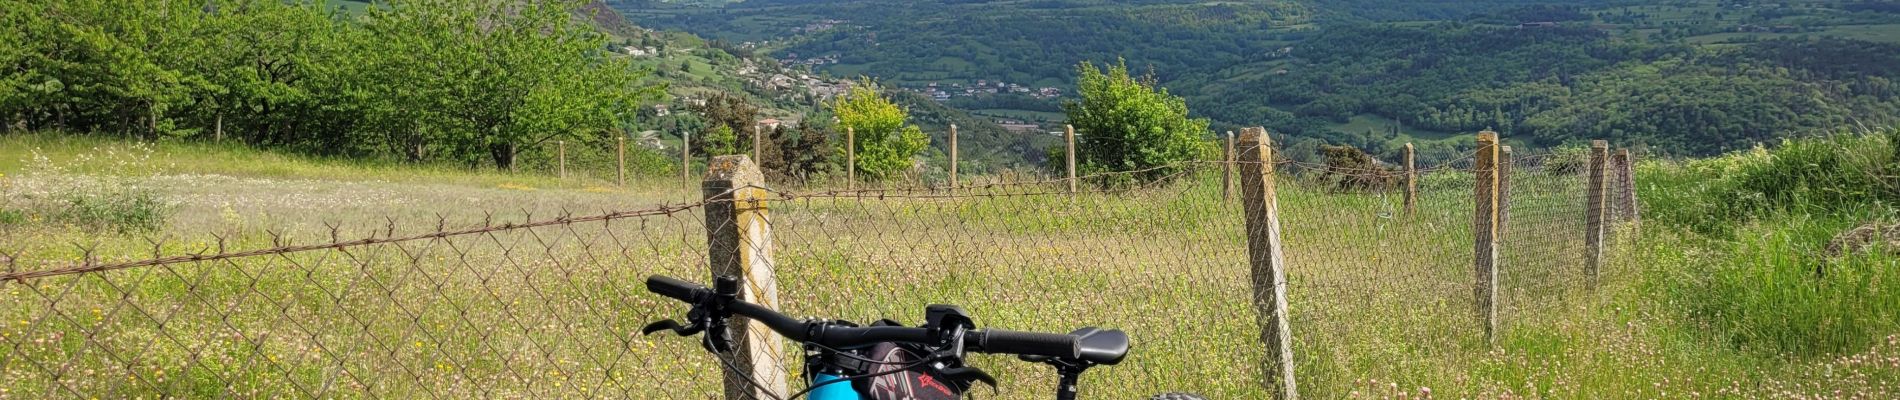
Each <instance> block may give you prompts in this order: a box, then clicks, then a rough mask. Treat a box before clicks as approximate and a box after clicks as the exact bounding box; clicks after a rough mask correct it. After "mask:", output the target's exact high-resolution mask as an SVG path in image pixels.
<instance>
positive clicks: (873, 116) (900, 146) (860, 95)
mask: <svg viewBox="0 0 1900 400" xmlns="http://www.w3.org/2000/svg"><path fill="white" fill-rule="evenodd" d="M831 110H832V112H833V113H835V114H837V116H838V125H839V126H840V127H842V128H849V129H851V130H852V131H853V132H854V134H855V135H856V136H855V137H854V140H855V141H856V145H857V167H858V170H859V171H864V173H865V175H867V176H869V177H871V178H874V179H882V178H888V177H891V176H895V175H897V174H901V173H903V172H904V171H907V170H909V169H910V168H911V165H912V163H913V161H912V159H913V158H915V157H916V156H917V154H918V153H920V152H923V151H924V148H925V147H928V146H929V145H930V137H929V136H925V135H924V132H923V130H922V129H920V128H918V127H917V126H916V125H910V124H909V119H910V112H909V111H908V110H905V109H904V108H902V107H898V106H897V104H896V103H892V102H891V100H890V99H888V98H885V97H884V96H883V95H882V94H879V93H878V92H877V83H876V82H871V81H865V82H863V83H860V84H857V85H853V86H852V87H851V90H850V93H847V94H845V95H844V96H842V97H839V98H838V100H837V101H836V102H835V103H832V105H831Z"/></svg>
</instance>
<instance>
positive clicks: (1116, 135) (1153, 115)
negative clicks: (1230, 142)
mask: <svg viewBox="0 0 1900 400" xmlns="http://www.w3.org/2000/svg"><path fill="white" fill-rule="evenodd" d="M1076 73H1077V77H1076V82H1077V85H1076V86H1077V87H1078V89H1077V92H1078V93H1079V94H1080V96H1081V100H1079V101H1072V102H1066V103H1063V105H1062V109H1063V110H1064V111H1065V112H1067V113H1068V116H1069V123H1070V124H1071V125H1074V126H1075V129H1076V136H1077V138H1076V152H1077V153H1078V154H1077V160H1076V162H1077V163H1079V164H1080V165H1079V166H1078V168H1082V169H1086V170H1090V171H1142V173H1140V174H1138V175H1139V176H1138V177H1140V178H1142V179H1153V178H1157V177H1162V176H1167V175H1170V174H1172V173H1173V172H1174V171H1175V170H1177V169H1178V168H1176V167H1178V166H1177V165H1176V164H1178V163H1180V162H1182V161H1188V160H1193V159H1196V158H1201V157H1204V156H1205V155H1207V154H1208V152H1210V151H1212V149H1213V147H1212V146H1213V145H1212V144H1211V143H1212V142H1209V141H1208V140H1206V138H1205V137H1206V135H1207V120H1205V119H1196V118H1188V115H1187V113H1188V110H1187V102H1186V101H1184V100H1182V99H1181V98H1180V97H1176V96H1173V95H1170V94H1168V90H1167V89H1166V88H1158V87H1156V86H1155V82H1154V77H1153V76H1144V77H1135V76H1131V75H1129V73H1128V66H1127V64H1126V63H1116V64H1115V65H1113V66H1109V67H1108V69H1107V70H1106V71H1104V70H1103V69H1100V68H1097V67H1096V66H1095V65H1094V64H1091V63H1087V62H1084V63H1081V64H1079V65H1077V66H1076Z"/></svg>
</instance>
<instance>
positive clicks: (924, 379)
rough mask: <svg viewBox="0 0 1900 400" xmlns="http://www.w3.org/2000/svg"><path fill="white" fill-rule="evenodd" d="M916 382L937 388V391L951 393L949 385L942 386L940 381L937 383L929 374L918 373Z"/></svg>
mask: <svg viewBox="0 0 1900 400" xmlns="http://www.w3.org/2000/svg"><path fill="white" fill-rule="evenodd" d="M917 384H919V385H923V386H924V387H927V388H933V389H937V391H939V392H943V394H953V393H951V392H950V387H949V386H944V385H943V384H942V383H938V382H937V380H936V379H934V378H931V377H930V374H918V375H917Z"/></svg>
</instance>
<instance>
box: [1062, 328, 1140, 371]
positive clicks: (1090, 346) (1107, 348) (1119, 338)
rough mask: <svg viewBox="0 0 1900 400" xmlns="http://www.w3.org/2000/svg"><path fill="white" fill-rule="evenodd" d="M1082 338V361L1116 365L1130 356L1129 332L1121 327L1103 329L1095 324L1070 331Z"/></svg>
mask: <svg viewBox="0 0 1900 400" xmlns="http://www.w3.org/2000/svg"><path fill="white" fill-rule="evenodd" d="M1069 334H1070V335H1075V336H1076V337H1078V338H1081V340H1080V341H1079V342H1080V343H1079V344H1080V346H1081V348H1082V361H1087V362H1089V363H1093V364H1098V365H1115V364H1116V363H1120V362H1122V357H1126V356H1128V334H1127V333H1122V331H1121V330H1120V329H1108V330H1103V329H1101V328H1096V327H1093V326H1090V327H1084V328H1082V329H1076V330H1075V331H1074V332H1069Z"/></svg>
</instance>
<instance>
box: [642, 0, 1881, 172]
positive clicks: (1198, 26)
mask: <svg viewBox="0 0 1900 400" xmlns="http://www.w3.org/2000/svg"><path fill="white" fill-rule="evenodd" d="M609 3H610V4H611V5H612V6H614V7H615V8H616V9H617V10H620V11H622V12H623V13H624V14H626V15H627V16H628V17H629V18H632V19H634V20H636V21H639V22H641V23H643V24H649V25H656V26H665V27H669V28H678V29H685V30H690V31H693V32H696V33H699V34H702V35H708V36H711V37H719V38H723V39H726V40H731V41H735V42H743V43H749V45H750V46H751V47H752V48H754V49H757V50H759V51H763V52H767V53H769V54H774V55H777V56H780V57H784V58H788V59H791V60H794V61H798V62H801V63H806V64H809V65H813V66H815V67H816V68H817V69H818V70H820V71H825V72H828V73H831V74H834V75H840V76H856V75H867V76H871V77H876V78H879V79H883V80H885V81H887V82H890V83H893V84H896V85H898V86H901V87H906V88H911V89H912V90H915V91H918V92H920V93H926V94H934V95H938V96H939V100H941V101H944V102H945V103H947V104H952V105H956V106H959V107H963V108H967V109H972V110H981V111H982V112H983V113H985V114H987V115H1024V116H1037V115H1040V114H1038V113H1048V112H1049V111H1051V110H1055V109H1056V108H1057V107H1056V105H1057V103H1059V102H1061V101H1062V100H1063V99H1064V98H1062V97H1060V96H1042V95H1037V96H1031V95H1025V94H1017V93H1009V92H1008V90H1007V89H1006V90H1004V91H1003V92H1002V93H996V94H989V93H985V92H984V90H987V89H981V88H982V87H983V86H978V85H979V82H986V81H987V82H1007V83H1010V84H1021V85H1024V86H1027V87H1030V88H1032V89H1034V90H1037V92H1034V93H1041V92H1040V90H1042V89H1044V88H1053V89H1057V90H1070V89H1072V86H1071V85H1073V79H1074V76H1073V75H1074V73H1073V71H1072V66H1073V65H1075V64H1076V63H1077V62H1079V61H1085V60H1094V61H1113V60H1115V59H1118V58H1120V59H1126V60H1127V62H1128V63H1129V65H1130V66H1132V67H1134V68H1136V69H1140V70H1152V71H1153V74H1154V75H1155V76H1156V77H1158V78H1159V79H1160V82H1161V84H1162V85H1163V86H1167V87H1169V88H1170V89H1171V90H1172V91H1173V92H1174V93H1176V94H1179V95H1182V96H1184V97H1186V98H1187V99H1188V101H1189V106H1190V109H1191V111H1192V112H1193V113H1195V114H1196V115H1199V116H1204V117H1208V118H1210V119H1212V120H1213V122H1214V128H1215V129H1216V130H1227V129H1233V128H1235V127H1238V126H1244V125H1266V126H1269V127H1271V128H1273V130H1274V131H1276V132H1279V133H1284V134H1287V135H1289V136H1291V137H1292V138H1293V140H1294V141H1295V142H1296V143H1295V144H1296V145H1298V146H1296V147H1295V148H1294V149H1293V150H1294V151H1293V152H1291V153H1292V154H1293V155H1294V156H1301V155H1302V154H1310V153H1312V152H1311V151H1305V150H1311V149H1315V148H1317V146H1315V145H1312V144H1302V143H1299V142H1305V141H1323V142H1326V143H1335V144H1352V145H1355V146H1360V147H1366V148H1368V149H1369V150H1373V151H1374V152H1375V153H1384V154H1385V155H1388V156H1389V155H1391V153H1392V152H1394V151H1396V149H1397V147H1398V146H1397V144H1398V143H1403V142H1407V141H1412V142H1419V143H1420V146H1422V148H1424V149H1425V154H1427V155H1426V157H1427V158H1428V159H1429V158H1434V157H1438V156H1448V155H1454V154H1459V153H1462V152H1463V150H1465V149H1462V148H1460V146H1461V145H1459V144H1456V143H1453V142H1445V141H1439V140H1435V139H1438V138H1442V137H1445V135H1446V134H1449V133H1454V132H1471V131H1475V130H1479V129H1484V128H1493V129H1496V130H1499V131H1500V132H1502V133H1504V135H1505V136H1506V137H1507V139H1509V140H1511V141H1513V142H1515V143H1518V144H1520V145H1526V146H1554V145H1561V144H1565V143H1575V142H1577V141H1580V140H1584V139H1586V138H1602V139H1616V140H1622V141H1623V142H1624V143H1634V144H1638V145H1640V146H1644V147H1646V148H1647V149H1648V150H1649V151H1653V152H1661V153H1673V154H1685V155H1708V154H1715V153H1719V152H1722V151H1726V150H1732V149H1738V148H1746V147H1748V146H1752V145H1753V144H1754V143H1756V142H1761V141H1766V140H1770V139H1773V138H1777V137H1783V136H1788V135H1799V134H1802V133H1804V132H1811V131H1815V130H1819V129H1826V128H1833V127H1838V126H1841V125H1843V124H1854V123H1861V124H1868V125H1876V124H1882V123H1888V122H1891V121H1893V120H1894V119H1895V117H1896V116H1897V115H1900V101H1897V100H1896V98H1895V92H1896V89H1900V87H1896V86H1895V84H1894V80H1895V79H1896V78H1900V75H1896V71H1893V70H1892V68H1887V67H1884V66H1890V65H1895V63H1894V62H1893V58H1894V57H1895V54H1900V45H1895V44H1894V43H1900V7H1888V6H1883V4H1889V3H1890V2H1880V1H1859V0H1842V1H1834V0H1802V1H1791V2H1764V1H1748V0H1741V1H1681V2H1672V3H1667V4H1647V3H1640V2H1615V1H1586V2H1549V1H1535V0H1490V1H1476V2H1472V1H1425V2H1400V1H1386V0H1312V1H1291V0H1286V1H1238V2H1215V3H1207V2H1190V1H1162V0H1151V1H1139V2H1106V1H1094V0H1040V1H1000V2H999V1H901V2H887V1H864V0H831V1H814V0H750V1H739V2H671V1H642V0H624V1H611V2H609ZM951 85H958V86H956V87H957V88H959V89H956V90H939V89H940V88H941V87H945V86H951ZM973 87H975V88H979V89H976V90H975V91H967V90H964V89H962V88H973ZM991 87H993V86H991ZM940 93H941V94H940ZM1010 110H1019V111H1010ZM1302 149H1305V150H1302Z"/></svg>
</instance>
